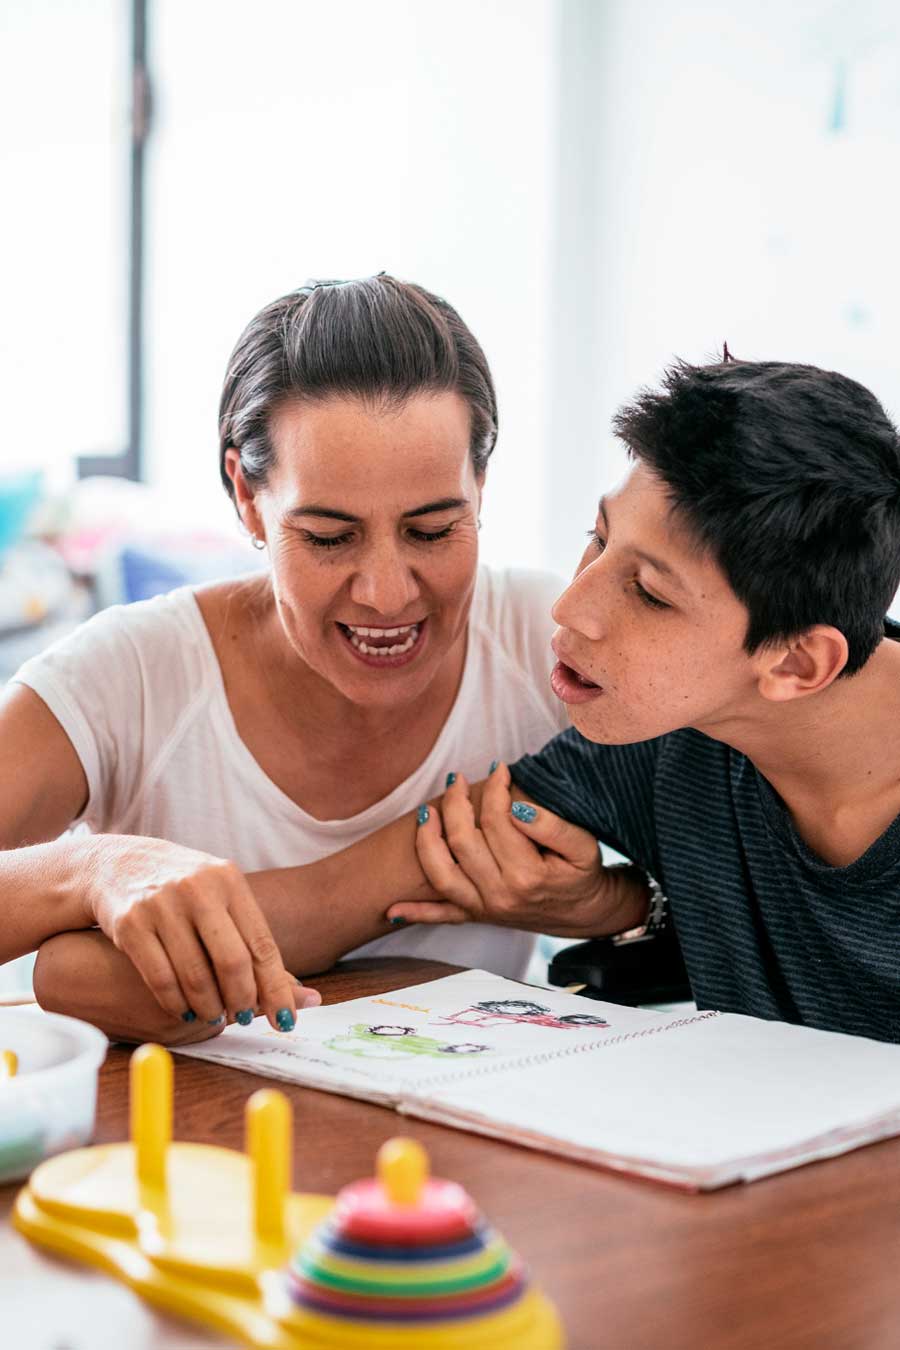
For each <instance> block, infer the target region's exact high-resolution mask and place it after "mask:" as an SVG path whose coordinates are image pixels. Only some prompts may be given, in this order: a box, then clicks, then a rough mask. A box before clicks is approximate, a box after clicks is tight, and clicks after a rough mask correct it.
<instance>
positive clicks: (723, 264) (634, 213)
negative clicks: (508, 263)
mask: <svg viewBox="0 0 900 1350" xmlns="http://www.w3.org/2000/svg"><path fill="white" fill-rule="evenodd" d="M600 9H602V15H601V14H599V11H598V8H597V7H595V6H593V5H592V4H591V0H567V3H566V10H567V11H568V12H569V13H570V14H573V15H574V16H575V20H577V21H579V22H580V23H581V26H582V30H583V32H584V33H585V39H584V43H583V45H582V48H581V50H582V51H584V50H585V49H589V50H590V51H591V52H592V63H591V64H592V70H593V80H592V81H591V82H590V85H589V87H588V92H587V94H586V95H585V97H584V98H583V100H582V117H581V142H580V144H581V156H582V160H584V159H585V158H587V159H588V160H590V166H589V168H587V169H585V168H584V167H583V166H582V172H586V173H588V175H589V177H590V179H591V181H592V182H593V183H594V185H595V186H594V196H593V198H592V199H591V210H592V211H593V216H594V220H593V228H592V229H590V231H587V230H585V228H582V229H581V231H580V238H581V239H582V240H585V239H588V236H589V242H587V243H586V244H585V246H584V247H585V252H584V255H583V256H582V257H581V258H578V257H577V256H574V257H573V256H572V254H571V253H570V255H569V257H568V258H562V257H561V258H560V262H559V265H560V266H563V267H569V268H571V267H575V268H576V269H577V272H578V275H579V276H580V277H582V278H583V279H584V283H585V284H584V287H583V288H582V289H581V290H580V291H576V292H575V293H574V299H572V298H570V301H569V310H568V313H569V316H570V317H571V320H572V327H573V329H574V330H575V332H576V333H577V334H579V335H580V336H583V337H584V338H585V341H586V342H587V343H588V344H589V345H590V350H591V352H592V362H591V365H592V369H593V384H592V383H591V379H590V376H588V375H585V376H584V378H583V383H584V385H585V391H584V393H583V394H582V395H581V397H580V400H577V399H576V391H572V398H573V399H576V401H577V413H576V414H575V415H574V416H575V437H574V439H575V445H574V446H573V448H572V449H571V450H570V451H569V452H568V453H569V454H570V457H571V458H572V461H573V463H574V462H575V461H576V460H577V463H578V471H577V472H576V473H573V474H571V475H564V474H562V472H561V471H557V470H556V469H555V467H553V468H552V469H551V468H550V466H551V465H552V466H555V464H556V460H555V458H554V459H548V471H550V472H552V474H553V478H554V481H555V483H556V487H555V489H554V491H553V493H552V496H551V499H552V502H553V511H552V516H551V519H550V520H549V521H548V535H549V544H548V551H549V554H550V556H552V557H553V558H554V560H556V559H560V558H562V557H563V556H564V555H565V552H566V549H567V548H569V547H570V544H569V540H570V538H571V532H572V520H573V519H579V520H581V519H582V518H583V517H585V516H586V514H587V513H589V511H590V510H591V509H592V504H593V502H592V499H594V498H596V496H597V495H598V494H599V493H600V492H601V491H602V490H603V488H604V487H605V486H606V485H608V484H609V483H610V482H611V481H613V480H614V479H615V477H616V476H617V475H618V473H620V472H621V469H622V467H623V457H622V454H621V450H620V448H619V447H617V446H616V445H615V443H614V442H613V441H612V438H611V437H610V435H609V431H608V428H609V422H610V418H611V416H612V414H613V412H614V411H615V409H616V407H617V406H618V405H619V404H620V403H621V402H622V401H623V400H625V399H627V398H628V397H630V395H631V394H632V393H633V392H634V391H635V389H636V388H637V387H638V386H639V385H641V384H645V383H648V382H652V381H653V380H654V379H655V378H656V376H657V375H658V373H659V372H660V370H661V369H662V368H663V366H664V365H665V364H666V363H667V362H668V361H669V360H670V359H671V357H672V356H673V355H675V354H677V355H680V356H683V357H686V358H688V359H690V360H698V361H702V360H704V359H707V358H709V357H710V356H712V355H713V354H714V353H715V352H716V350H717V349H720V348H721V343H722V341H723V340H727V342H728V345H729V347H730V349H731V350H732V352H734V353H736V354H737V355H738V356H743V357H748V358H753V359H784V360H796V361H805V362H810V363H812V364H816V365H822V366H825V367H829V368H833V369H838V370H841V371H842V372H843V373H845V374H847V375H850V376H853V377H854V378H856V379H858V380H860V381H862V382H863V383H864V384H867V385H868V386H869V387H870V388H871V389H872V390H873V391H874V392H875V393H876V394H877V395H878V396H879V397H880V398H881V399H882V401H883V402H885V404H886V405H887V407H888V410H889V411H890V412H892V414H893V416H894V418H895V420H896V419H897V418H898V416H900V363H898V360H897V353H898V351H900V267H898V265H897V234H898V217H900V209H898V208H900V174H898V165H900V10H898V8H897V6H896V5H895V4H894V3H893V0H854V3H852V4H851V3H849V2H848V0H841V2H840V3H835V2H834V0H793V2H792V3H791V4H790V5H785V4H784V3H783V2H782V0H754V2H753V3H752V4H749V5H748V4H738V3H734V0H691V3H690V4H673V3H671V0H610V3H608V4H606V5H603V6H601V7H600ZM578 11H581V18H580V20H579V19H578ZM585 14H587V18H586V17H585ZM580 60H581V63H582V65H583V64H584V57H583V56H582V57H581V58H580ZM578 69H579V67H578V66H576V67H575V70H576V75H577V72H578ZM569 190H570V191H571V187H570V189H569ZM569 341H570V343H572V342H573V341H574V339H572V338H571V337H570V339H569ZM558 355H559V352H558V351H557V356H558ZM557 387H559V386H557ZM553 397H555V395H552V396H551V399H552V398H553ZM570 416H571V414H570ZM551 446H552V442H551V443H550V445H548V448H550V447H551ZM585 503H587V506H586V505H585ZM588 523H589V521H588V520H587V519H586V518H585V519H584V520H583V524H584V525H585V526H587V524H588Z"/></svg>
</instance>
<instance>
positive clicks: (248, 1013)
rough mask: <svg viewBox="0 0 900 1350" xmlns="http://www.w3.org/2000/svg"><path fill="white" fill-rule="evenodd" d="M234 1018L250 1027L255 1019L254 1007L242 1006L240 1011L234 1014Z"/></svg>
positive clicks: (242, 1024) (243, 1025) (244, 1025)
mask: <svg viewBox="0 0 900 1350" xmlns="http://www.w3.org/2000/svg"><path fill="white" fill-rule="evenodd" d="M234 1020H235V1021H236V1022H240V1024H241V1026H242V1027H249V1025H250V1023H251V1022H252V1021H253V1009H252V1008H241V1010H240V1012H236V1013H235V1014H234Z"/></svg>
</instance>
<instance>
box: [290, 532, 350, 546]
mask: <svg viewBox="0 0 900 1350" xmlns="http://www.w3.org/2000/svg"><path fill="white" fill-rule="evenodd" d="M300 533H301V535H302V536H303V538H304V539H305V540H306V542H307V543H308V544H312V546H313V548H337V547H338V546H339V545H340V544H349V542H350V540H351V539H352V538H353V535H352V534H313V533H312V531H311V530H301V531H300Z"/></svg>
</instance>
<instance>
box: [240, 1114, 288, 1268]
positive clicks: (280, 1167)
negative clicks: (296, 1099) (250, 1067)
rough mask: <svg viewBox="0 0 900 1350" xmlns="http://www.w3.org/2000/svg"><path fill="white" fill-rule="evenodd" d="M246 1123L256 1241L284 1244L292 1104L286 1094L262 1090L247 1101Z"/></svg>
mask: <svg viewBox="0 0 900 1350" xmlns="http://www.w3.org/2000/svg"><path fill="white" fill-rule="evenodd" d="M245 1120H246V1129H247V1153H248V1154H249V1157H250V1161H251V1165H252V1174H253V1229H254V1232H255V1234H256V1240H257V1242H273V1243H283V1242H285V1240H286V1237H287V1233H286V1230H285V1212H284V1211H285V1202H286V1200H287V1196H288V1193H289V1192H290V1189H291V1170H292V1169H291V1161H292V1160H291V1151H292V1144H293V1133H294V1132H293V1120H292V1112H291V1104H290V1102H289V1101H288V1099H287V1097H285V1095H284V1093H283V1092H276V1091H274V1090H272V1089H268V1088H263V1089H262V1090H261V1091H260V1092H254V1094H253V1096H252V1097H251V1098H250V1100H249V1101H248V1102H247V1109H246V1115H245Z"/></svg>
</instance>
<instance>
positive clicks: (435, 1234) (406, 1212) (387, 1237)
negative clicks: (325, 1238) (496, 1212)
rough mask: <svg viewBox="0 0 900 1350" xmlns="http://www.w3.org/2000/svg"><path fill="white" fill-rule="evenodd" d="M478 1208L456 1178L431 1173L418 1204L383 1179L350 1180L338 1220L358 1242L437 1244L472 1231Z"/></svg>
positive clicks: (340, 1227) (340, 1199) (337, 1211)
mask: <svg viewBox="0 0 900 1350" xmlns="http://www.w3.org/2000/svg"><path fill="white" fill-rule="evenodd" d="M477 1223H478V1211H477V1209H476V1207H475V1205H474V1203H473V1202H472V1200H471V1199H470V1198H469V1196H468V1195H467V1194H466V1192H465V1191H464V1190H463V1188H462V1187H461V1186H458V1185H457V1184H456V1182H455V1181H441V1180H438V1179H435V1178H432V1179H430V1180H428V1181H426V1182H424V1184H423V1185H422V1189H421V1191H420V1192H419V1197H418V1201H417V1203H416V1204H415V1205H398V1204H397V1203H396V1202H395V1201H394V1200H392V1199H391V1197H390V1196H389V1195H388V1193H387V1191H386V1190H385V1188H384V1186H383V1185H382V1183H381V1181H379V1180H376V1179H374V1178H373V1179H369V1180H367V1181H357V1182H354V1183H353V1185H352V1186H345V1187H344V1189H343V1190H342V1191H341V1193H340V1194H339V1196H338V1198H337V1204H336V1206H335V1210H334V1224H335V1227H336V1228H337V1230H338V1231H339V1232H340V1233H342V1234H343V1236H344V1237H346V1238H348V1239H350V1240H355V1241H358V1242H375V1243H378V1242H384V1243H389V1244H390V1243H401V1244H403V1245H406V1244H409V1243H414V1244H416V1245H418V1244H419V1243H421V1244H422V1245H426V1244H427V1245H429V1246H431V1245H435V1244H438V1245H440V1244H443V1243H448V1242H458V1241H460V1240H461V1239H463V1238H466V1237H469V1236H470V1234H471V1233H472V1230H473V1229H474V1228H475V1227H476V1225H477Z"/></svg>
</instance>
